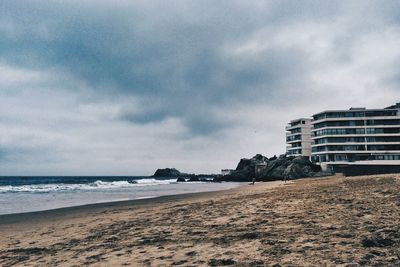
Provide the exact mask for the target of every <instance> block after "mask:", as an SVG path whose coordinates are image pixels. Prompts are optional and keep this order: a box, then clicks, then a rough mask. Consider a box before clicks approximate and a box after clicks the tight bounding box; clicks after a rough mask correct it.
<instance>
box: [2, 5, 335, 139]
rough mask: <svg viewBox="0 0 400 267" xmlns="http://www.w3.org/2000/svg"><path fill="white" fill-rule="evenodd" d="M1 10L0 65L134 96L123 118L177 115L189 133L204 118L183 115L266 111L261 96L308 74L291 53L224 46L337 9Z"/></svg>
mask: <svg viewBox="0 0 400 267" xmlns="http://www.w3.org/2000/svg"><path fill="white" fill-rule="evenodd" d="M153 4H154V3H153ZM313 4H315V3H313ZM4 5H5V8H3V9H2V10H3V12H2V14H1V15H2V17H3V21H7V22H8V23H11V24H12V25H13V27H12V28H13V29H14V31H12V32H8V33H7V32H4V31H3V33H2V36H4V37H3V38H2V41H1V42H0V47H1V48H2V49H1V51H3V52H2V54H1V59H2V60H4V61H6V62H8V63H11V64H16V65H20V66H24V67H32V68H39V69H43V68H44V69H46V68H51V69H56V70H57V69H59V70H61V71H66V72H68V73H70V74H72V75H73V76H74V77H75V78H76V79H79V80H83V81H85V82H86V83H88V85H89V86H90V87H91V88H93V90H97V91H99V92H103V93H108V94H111V95H126V94H128V95H135V96H137V97H139V98H141V99H142V101H143V102H149V103H151V104H150V105H149V106H148V108H147V106H145V107H144V110H143V111H142V112H140V113H138V114H122V115H121V117H122V118H123V119H128V120H129V121H133V122H137V123H145V122H154V121H159V120H162V119H164V118H167V117H171V116H172V117H179V118H182V121H183V122H185V123H186V125H187V126H188V127H189V129H191V130H193V131H196V129H198V128H199V127H195V126H194V125H195V124H196V123H199V125H204V126H205V125H206V124H207V118H206V117H205V116H201V115H196V116H191V115H187V114H193V113H194V112H196V113H199V114H204V112H205V110H207V109H208V107H209V106H213V105H220V106H225V105H227V106H230V105H231V103H232V102H234V101H250V102H251V101H255V99H257V101H264V102H265V103H266V104H270V105H273V104H274V103H276V102H275V97H271V96H276V95H279V93H280V92H281V91H284V90H287V89H288V88H287V81H288V80H289V79H288V78H289V77H290V79H292V80H293V81H294V83H299V82H301V81H302V79H303V77H304V76H305V75H306V74H304V71H306V70H307V69H308V68H307V64H308V63H307V58H306V55H305V54H304V52H303V51H302V50H301V49H302V48H301V47H298V48H295V49H293V50H288V49H279V48H273V49H270V50H268V51H266V52H265V53H263V54H261V55H256V56H255V57H254V58H245V57H235V55H225V54H224V52H225V51H224V48H225V47H226V46H229V45H230V44H232V43H233V44H234V43H237V42H238V41H239V42H242V41H245V40H246V38H249V37H250V36H251V35H252V34H253V33H255V32H257V31H258V30H260V29H263V28H264V27H272V28H273V27H275V26H274V25H276V27H277V29H279V24H280V23H283V22H282V21H287V23H289V22H291V21H293V20H296V19H301V18H303V17H304V18H305V17H308V18H310V17H311V18H313V17H317V18H323V17H324V16H325V15H328V18H329V17H331V16H332V14H333V13H334V12H333V11H334V10H335V9H337V7H336V6H335V5H329V6H328V7H326V6H325V5H316V6H315V7H314V8H312V9H309V8H307V7H308V4H307V3H306V4H305V5H304V6H303V5H300V4H296V3H295V4H293V3H286V4H285V3H282V4H279V5H277V4H272V3H269V4H267V5H266V6H264V7H262V8H260V9H258V7H257V6H254V5H252V4H244V3H243V2H242V3H240V2H237V3H232V2H229V3H228V2H225V3H220V4H215V3H212V4H209V5H207V4H205V3H200V2H194V3H191V4H187V3H185V4H184V3H183V2H172V4H171V5H165V4H163V3H162V2H156V4H155V6H156V8H150V4H148V5H145V4H143V3H139V4H137V5H136V6H135V4H132V5H130V4H126V3H124V5H123V6H122V7H120V8H119V7H118V5H116V6H117V7H113V6H112V5H109V4H105V3H100V4H96V3H91V2H83V3H81V4H80V3H78V2H72V4H71V3H69V4H57V3H54V2H52V3H48V5H43V3H42V2H36V1H31V2H29V3H28V4H27V3H26V2H24V3H23V4H22V3H21V2H18V1H16V2H14V1H13V2H12V3H7V4H4ZM311 6H313V5H311ZM157 7H158V8H157ZM181 7H183V8H182V10H184V11H183V12H182V11H179V9H180V8H181ZM161 8H162V9H161ZM201 12H203V13H201ZM311 13H312V14H311ZM110 14H112V15H110ZM264 14H266V15H264ZM299 17H300V18H299ZM17 18H22V19H21V20H19V19H17ZM154 98H156V101H154V102H153V101H152V100H153V99H154ZM154 105H157V106H154ZM201 117H204V119H203V121H201V119H199V118H201ZM191 118H194V120H193V121H192V120H191ZM210 124H212V126H211V125H210V127H209V128H210V131H212V130H217V129H218V127H217V125H218V123H210ZM222 125H223V124H222V123H221V127H222ZM207 128H208V127H205V128H204V129H202V130H201V132H202V133H204V134H206V133H207V132H208V131H206V129H207Z"/></svg>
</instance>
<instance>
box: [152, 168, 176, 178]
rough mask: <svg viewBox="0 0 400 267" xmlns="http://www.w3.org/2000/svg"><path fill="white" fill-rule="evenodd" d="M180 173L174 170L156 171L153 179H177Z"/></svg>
mask: <svg viewBox="0 0 400 267" xmlns="http://www.w3.org/2000/svg"><path fill="white" fill-rule="evenodd" d="M181 175H182V173H181V172H180V171H178V170H177V169H175V168H165V169H157V171H156V172H155V173H154V174H153V177H179V176H181Z"/></svg>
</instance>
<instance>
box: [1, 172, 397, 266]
mask: <svg viewBox="0 0 400 267" xmlns="http://www.w3.org/2000/svg"><path fill="white" fill-rule="evenodd" d="M0 265H1V266H12V265H30V266H73V265H75V266H82V265H94V266H124V265H125V266H179V265H180V266H221V265H232V266H274V265H275V266H280V265H282V266H286V265H288V266H289V265H290V266H358V265H376V266H381V265H385V266H387V265H390V266H399V265H400V176H398V175H381V176H364V177H351V178H344V177H340V176H333V177H329V178H319V179H303V180H297V181H295V182H291V183H289V184H286V185H285V184H283V183H282V182H280V181H279V182H272V183H258V184H256V185H255V186H244V187H240V188H235V189H231V190H226V191H221V192H210V193H201V194H190V195H186V196H181V197H169V198H168V197H167V198H161V199H153V200H147V201H145V200H143V201H141V202H121V203H116V204H112V205H97V206H96V205H93V206H88V207H84V208H75V209H63V210H58V211H49V212H47V213H46V212H45V213H38V214H36V215H35V214H31V215H27V216H23V215H20V216H14V217H12V216H11V217H10V216H8V217H7V216H0Z"/></svg>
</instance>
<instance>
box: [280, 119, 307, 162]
mask: <svg viewBox="0 0 400 267" xmlns="http://www.w3.org/2000/svg"><path fill="white" fill-rule="evenodd" d="M285 129H286V154H287V155H290V156H307V157H309V156H310V155H311V119H310V118H300V119H297V120H292V121H290V122H289V124H288V125H287V126H286V128H285Z"/></svg>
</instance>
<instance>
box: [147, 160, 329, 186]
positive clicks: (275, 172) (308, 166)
mask: <svg viewBox="0 0 400 267" xmlns="http://www.w3.org/2000/svg"><path fill="white" fill-rule="evenodd" d="M326 175H331V173H328V172H323V171H321V167H320V166H319V165H316V164H314V163H312V162H311V161H310V160H309V159H308V158H307V157H304V156H298V157H293V156H287V155H286V154H284V155H281V156H279V157H276V156H273V157H271V158H267V157H265V156H263V155H261V154H257V155H255V156H254V157H252V158H250V159H247V158H242V159H241V160H240V161H239V163H238V165H237V167H236V169H235V170H230V171H229V173H227V174H225V175H221V174H199V175H196V174H188V173H182V172H180V171H178V170H177V169H175V168H165V169H157V171H156V172H155V173H154V175H153V177H157V178H177V181H178V182H184V181H214V182H221V181H227V182H250V181H251V180H252V179H253V178H255V179H256V181H275V180H282V179H284V178H285V177H286V178H287V179H291V180H293V179H299V178H306V177H319V176H326Z"/></svg>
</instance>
